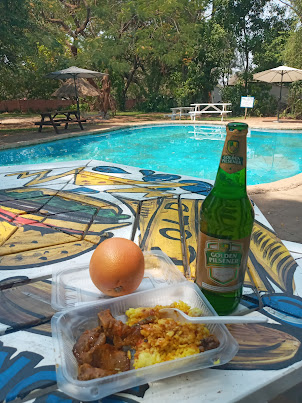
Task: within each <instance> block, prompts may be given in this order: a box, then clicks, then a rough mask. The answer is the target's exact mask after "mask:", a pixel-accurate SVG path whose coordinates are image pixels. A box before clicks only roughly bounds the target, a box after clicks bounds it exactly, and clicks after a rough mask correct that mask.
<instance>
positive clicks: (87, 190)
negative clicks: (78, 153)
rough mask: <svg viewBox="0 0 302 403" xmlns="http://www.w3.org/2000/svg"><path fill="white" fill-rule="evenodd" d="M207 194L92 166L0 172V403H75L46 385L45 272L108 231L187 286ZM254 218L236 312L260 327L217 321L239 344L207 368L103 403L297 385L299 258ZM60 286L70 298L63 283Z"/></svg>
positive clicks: (301, 332)
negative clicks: (260, 320) (168, 264)
mask: <svg viewBox="0 0 302 403" xmlns="http://www.w3.org/2000/svg"><path fill="white" fill-rule="evenodd" d="M211 187H212V182H211V181H207V180H201V179H198V178H192V177H188V176H182V175H176V174H164V173H161V172H156V171H154V170H145V169H142V168H135V167H130V166H123V165H119V164H113V163H108V162H102V161H95V160H91V161H85V163H81V162H79V161H69V162H67V163H66V162H64V163H63V162H62V163H61V164H60V163H53V164H52V163H45V164H36V165H26V166H22V165H20V166H10V167H0V212H1V214H0V228H1V232H0V245H1V246H0V298H1V304H0V400H1V401H6V402H12V403H19V402H26V401H28V402H34V403H42V402H45V401H70V402H74V403H75V402H77V400H76V399H74V398H73V399H71V398H69V397H68V396H66V395H65V393H63V392H62V391H61V390H59V389H58V386H57V382H56V363H55V358H54V352H53V342H52V331H51V326H50V320H51V318H52V316H53V315H54V313H55V311H56V309H55V308H54V307H53V305H52V304H51V299H52V292H53V290H54V287H55V284H56V283H55V275H56V273H58V272H59V271H60V270H61V271H62V270H63V271H64V270H71V269H72V270H75V269H78V270H80V269H83V267H87V265H88V264H89V261H90V257H91V255H92V253H93V251H94V250H95V248H96V246H97V245H98V244H99V243H100V242H101V241H102V240H104V239H107V238H108V237H112V236H114V237H124V238H128V239H132V240H134V241H135V242H136V243H137V244H138V245H140V247H141V248H142V249H143V250H144V251H151V250H160V251H162V252H163V253H165V254H166V255H167V256H168V257H170V259H172V261H173V262H174V264H175V265H176V267H177V268H178V270H179V271H180V272H181V273H183V275H184V276H185V277H186V279H187V280H188V281H193V280H194V277H195V270H196V249H197V232H198V221H199V211H200V206H201V204H202V201H203V199H204V198H205V196H206V195H207V194H208V192H209V191H210V189H211ZM255 217H256V221H255V224H254V228H253V233H252V238H251V245H250V252H249V260H248V270H247V273H246V277H245V282H244V295H243V299H242V303H241V304H240V307H239V309H238V311H237V312H236V313H237V314H248V315H259V316H266V317H268V319H269V322H268V323H266V324H248V325H247V324H241V325H239V324H238V325H230V326H228V328H229V331H230V332H231V333H232V335H233V336H234V337H235V339H236V340H237V342H238V343H239V346H240V349H239V351H238V353H237V355H236V356H235V357H234V358H233V359H232V360H231V361H230V362H229V363H228V364H225V365H223V366H219V365H218V364H219V363H217V362H213V368H208V369H202V370H197V371H194V372H189V373H186V374H184V375H178V376H176V377H171V378H168V379H163V380H160V381H156V382H152V383H146V384H144V385H141V386H139V387H136V388H133V389H128V390H127V391H124V392H123V393H118V394H115V395H113V396H111V397H110V398H109V400H108V401H117V400H118V401H120V402H130V401H131V402H143V403H150V402H157V401H163V402H165V403H174V402H175V401H178V402H183V401H190V402H191V403H199V402H200V401H211V402H223V403H230V402H244V403H246V402H264V401H268V400H269V399H273V398H274V397H275V396H276V395H278V394H279V393H281V392H284V391H286V390H287V389H289V388H291V387H292V386H295V385H297V384H298V383H299V382H300V381H301V377H302V361H301V358H302V347H301V342H302V317H301V307H302V298H301V295H302V268H301V267H300V266H299V265H298V264H297V262H298V261H299V259H300V260H301V258H302V251H301V249H300V253H299V251H297V252H295V253H294V254H292V253H290V252H289V250H288V249H287V247H286V246H285V244H284V242H282V241H281V240H280V239H279V238H278V236H277V235H276V233H275V232H274V229H273V228H272V227H271V225H270V224H269V222H268V221H267V219H266V218H265V217H264V216H263V214H262V213H261V211H260V210H259V209H258V208H257V206H255ZM290 246H291V245H290ZM67 286H68V289H67V291H68V293H69V294H68V295H69V296H71V295H73V294H72V289H73V284H72V283H70V284H67ZM78 291H80V290H78ZM80 294H81V293H80V292H79V295H80ZM69 302H70V300H69ZM105 400H106V401H107V399H105ZM105 400H104V401H105Z"/></svg>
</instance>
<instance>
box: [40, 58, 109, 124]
mask: <svg viewBox="0 0 302 403" xmlns="http://www.w3.org/2000/svg"><path fill="white" fill-rule="evenodd" d="M106 75H107V74H106V73H100V72H99V71H93V70H87V69H81V68H79V67H76V66H71V67H68V69H64V70H58V71H54V72H53V73H49V74H47V75H46V77H48V78H54V79H57V80H64V79H68V78H72V79H73V82H74V88H75V97H76V100H77V111H78V115H79V116H80V105H79V94H78V89H77V79H78V78H96V77H103V76H106Z"/></svg>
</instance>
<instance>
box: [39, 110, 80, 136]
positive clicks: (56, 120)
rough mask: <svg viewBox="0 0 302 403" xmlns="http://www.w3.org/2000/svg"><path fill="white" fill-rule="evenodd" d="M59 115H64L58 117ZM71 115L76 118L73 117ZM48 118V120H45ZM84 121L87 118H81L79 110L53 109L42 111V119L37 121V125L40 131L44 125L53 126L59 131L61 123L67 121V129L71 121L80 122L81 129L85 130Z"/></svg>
mask: <svg viewBox="0 0 302 403" xmlns="http://www.w3.org/2000/svg"><path fill="white" fill-rule="evenodd" d="M59 115H63V116H64V117H57V116H59ZM71 115H73V116H74V118H71ZM46 118H48V120H45V119H46ZM82 122H86V119H81V118H80V116H79V114H78V112H77V111H73V110H70V111H53V112H41V120H40V122H35V125H37V126H39V130H38V131H39V132H41V131H42V128H43V126H53V128H54V130H55V132H56V133H59V132H58V126H60V125H61V123H65V127H64V128H65V130H66V129H67V128H68V125H69V123H78V125H79V126H80V128H81V130H84V128H83V126H82Z"/></svg>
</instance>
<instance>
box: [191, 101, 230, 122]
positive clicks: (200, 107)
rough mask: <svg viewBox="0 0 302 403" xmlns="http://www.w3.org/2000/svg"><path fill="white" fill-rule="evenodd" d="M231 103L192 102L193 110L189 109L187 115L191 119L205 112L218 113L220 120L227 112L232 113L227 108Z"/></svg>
mask: <svg viewBox="0 0 302 403" xmlns="http://www.w3.org/2000/svg"><path fill="white" fill-rule="evenodd" d="M229 105H231V104H230V103H216V104H211V103H208V104H207V103H201V104H192V106H195V109H194V111H190V112H189V115H190V116H191V120H195V119H196V116H200V115H206V114H209V115H210V114H212V113H214V114H219V115H221V120H223V117H224V116H226V115H227V114H228V113H232V111H229V110H227V109H226V108H227V106H229Z"/></svg>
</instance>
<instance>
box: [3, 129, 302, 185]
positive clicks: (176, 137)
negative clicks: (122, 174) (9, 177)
mask: <svg viewBox="0 0 302 403" xmlns="http://www.w3.org/2000/svg"><path fill="white" fill-rule="evenodd" d="M225 135H226V131H225V127H224V126H200V125H195V126H193V125H186V126H185V125H160V126H144V127H139V128H138V127H137V128H131V129H121V130H118V131H113V132H110V133H103V134H94V135H86V136H80V137H75V138H71V139H66V140H59V141H53V142H49V143H44V144H38V145H34V146H28V147H23V148H15V149H10V150H3V151H0V161H1V166H3V165H19V164H38V163H45V162H58V161H71V160H89V159H95V160H101V161H107V162H111V163H118V164H125V165H131V166H135V167H140V168H144V169H153V170H156V171H162V172H168V173H175V174H182V175H189V176H194V177H198V178H203V179H211V180H214V179H215V176H216V172H217V168H218V165H219V159H220V155H221V151H222V148H223V143H224V139H225ZM301 139H302V133H301V132H294V131H288V132H279V131H260V130H251V131H249V134H248V139H247V144H248V146H247V155H248V162H247V168H248V173H247V182H248V185H253V184H259V183H268V182H273V181H276V180H279V179H283V178H288V177H290V176H293V175H296V174H298V173H300V172H301V168H302V144H301V143H302V142H301Z"/></svg>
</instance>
